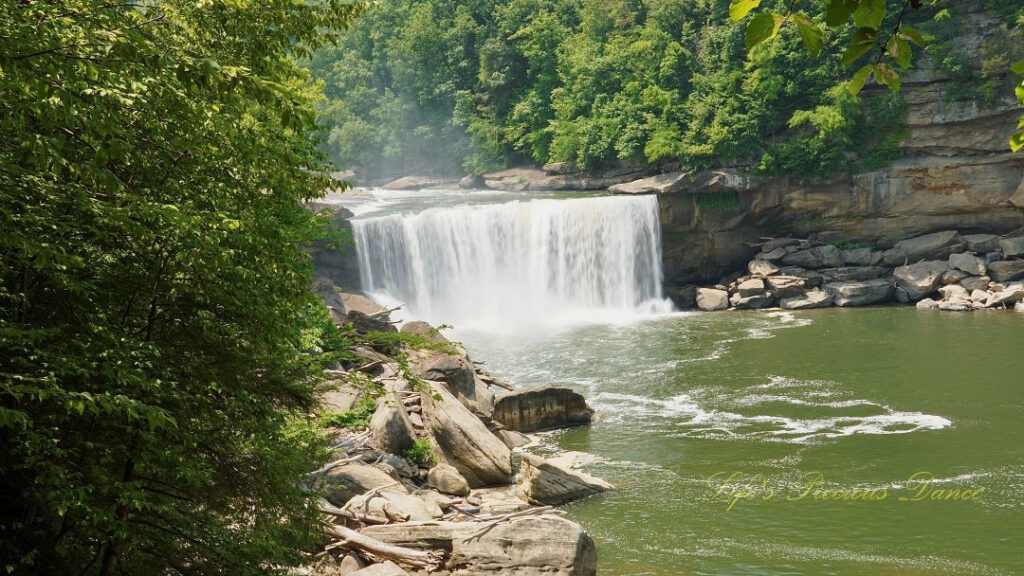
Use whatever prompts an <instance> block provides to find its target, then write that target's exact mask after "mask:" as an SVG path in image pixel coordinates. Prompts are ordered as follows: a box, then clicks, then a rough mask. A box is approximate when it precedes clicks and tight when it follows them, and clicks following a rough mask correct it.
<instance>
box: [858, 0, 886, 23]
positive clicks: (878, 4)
mask: <svg viewBox="0 0 1024 576" xmlns="http://www.w3.org/2000/svg"><path fill="white" fill-rule="evenodd" d="M883 18H885V0H861V2H860V5H859V6H857V9H856V10H854V11H853V23H854V24H856V25H857V27H858V28H873V29H875V30H878V27H879V26H881V25H882V19H883Z"/></svg>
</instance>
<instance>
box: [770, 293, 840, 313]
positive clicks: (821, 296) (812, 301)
mask: <svg viewBox="0 0 1024 576" xmlns="http://www.w3.org/2000/svg"><path fill="white" fill-rule="evenodd" d="M831 305H832V294H829V293H828V292H826V291H824V290H822V289H821V288H812V289H810V290H808V291H807V292H806V293H804V294H801V295H799V296H790V297H789V298H783V299H781V300H779V307H780V308H782V309H784V310H805V309H809V308H827V307H829V306H831Z"/></svg>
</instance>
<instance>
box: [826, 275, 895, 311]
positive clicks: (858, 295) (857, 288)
mask: <svg viewBox="0 0 1024 576" xmlns="http://www.w3.org/2000/svg"><path fill="white" fill-rule="evenodd" d="M824 288H825V292H828V293H829V294H831V295H832V302H833V303H834V304H835V305H836V306H867V305H869V304H878V303H881V302H888V301H889V300H892V297H893V287H892V282H890V281H889V279H887V278H877V279H875V280H862V281H857V282H831V283H829V284H825V286H824Z"/></svg>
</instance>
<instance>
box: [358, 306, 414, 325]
mask: <svg viewBox="0 0 1024 576" xmlns="http://www.w3.org/2000/svg"><path fill="white" fill-rule="evenodd" d="M402 306H405V305H404V304H399V305H398V306H395V307H394V308H386V309H384V310H381V311H380V312H374V313H373V314H367V316H369V317H370V318H380V317H381V316H387V315H388V314H391V313H392V312H397V311H399V310H401V309H402ZM389 324H398V322H389Z"/></svg>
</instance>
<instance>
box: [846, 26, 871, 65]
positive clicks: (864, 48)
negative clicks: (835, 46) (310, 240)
mask: <svg viewBox="0 0 1024 576" xmlns="http://www.w3.org/2000/svg"><path fill="white" fill-rule="evenodd" d="M877 39H878V35H877V33H876V32H875V30H874V29H873V28H858V29H857V31H856V32H854V33H853V36H851V37H850V44H849V46H847V47H846V51H845V52H843V56H842V58H841V59H840V62H841V63H842V64H843V66H849V65H850V64H853V63H854V62H856V61H857V59H858V58H860V57H861V56H863V55H864V54H867V53H868V51H870V50H871V49H872V48H874V47H875V42H876V41H877Z"/></svg>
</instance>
